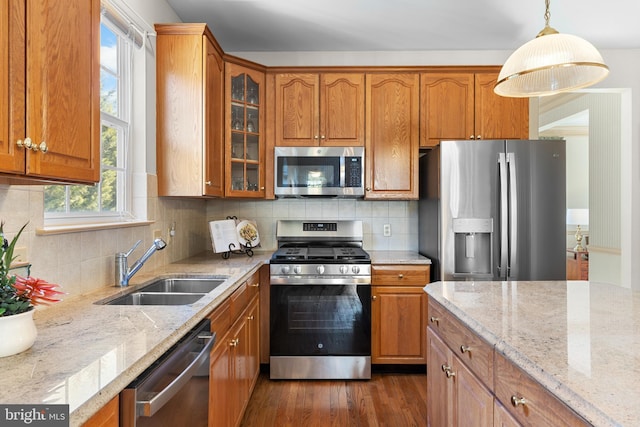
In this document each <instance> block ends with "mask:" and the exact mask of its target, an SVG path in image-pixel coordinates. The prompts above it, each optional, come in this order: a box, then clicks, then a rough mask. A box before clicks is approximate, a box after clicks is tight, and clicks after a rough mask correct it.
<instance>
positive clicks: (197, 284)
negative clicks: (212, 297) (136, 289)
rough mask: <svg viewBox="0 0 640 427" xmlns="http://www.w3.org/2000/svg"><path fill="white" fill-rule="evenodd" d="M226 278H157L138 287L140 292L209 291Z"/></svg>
mask: <svg viewBox="0 0 640 427" xmlns="http://www.w3.org/2000/svg"><path fill="white" fill-rule="evenodd" d="M225 280H226V279H223V278H202V277H180V278H168V279H159V280H156V281H155V282H153V283H150V284H148V285H147V286H145V287H143V288H142V289H140V291H141V292H156V293H157V292H160V293H164V292H186V293H193V292H195V293H205V294H206V293H209V292H211V291H212V290H214V289H215V288H217V287H218V286H220V285H221V284H222V283H224V281H225Z"/></svg>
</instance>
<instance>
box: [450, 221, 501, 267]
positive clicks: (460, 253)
mask: <svg viewBox="0 0 640 427" xmlns="http://www.w3.org/2000/svg"><path fill="white" fill-rule="evenodd" d="M453 233H454V245H455V248H454V251H455V266H454V269H455V270H454V274H460V275H466V274H474V275H478V274H487V275H491V265H492V260H491V241H492V236H493V219H491V218H454V219H453Z"/></svg>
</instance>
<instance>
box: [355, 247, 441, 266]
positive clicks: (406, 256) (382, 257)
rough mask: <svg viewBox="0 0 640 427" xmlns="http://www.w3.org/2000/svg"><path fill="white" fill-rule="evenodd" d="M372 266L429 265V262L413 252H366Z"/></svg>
mask: <svg viewBox="0 0 640 427" xmlns="http://www.w3.org/2000/svg"><path fill="white" fill-rule="evenodd" d="M367 253H369V255H370V256H371V263H372V264H427V265H428V264H431V260H430V259H429V258H427V257H424V256H422V255H420V254H419V253H417V252H413V251H369V250H368V251H367Z"/></svg>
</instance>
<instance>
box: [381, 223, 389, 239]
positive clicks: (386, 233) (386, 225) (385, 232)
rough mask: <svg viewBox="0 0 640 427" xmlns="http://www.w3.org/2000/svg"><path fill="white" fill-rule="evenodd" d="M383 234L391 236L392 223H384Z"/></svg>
mask: <svg viewBox="0 0 640 427" xmlns="http://www.w3.org/2000/svg"><path fill="white" fill-rule="evenodd" d="M382 234H383V235H384V236H385V237H389V236H391V224H385V225H384V228H383V230H382Z"/></svg>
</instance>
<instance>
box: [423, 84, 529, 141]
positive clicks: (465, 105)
mask: <svg viewBox="0 0 640 427" xmlns="http://www.w3.org/2000/svg"><path fill="white" fill-rule="evenodd" d="M497 77H498V74H497V73H492V72H482V73H480V72H478V73H472V72H455V73H444V72H443V73H423V74H422V75H421V92H422V93H421V101H422V109H421V111H422V113H421V118H420V124H421V129H420V134H421V138H420V146H421V147H433V146H436V145H438V143H439V142H440V141H441V140H444V139H527V138H528V137H529V100H528V99H526V98H525V99H522V98H505V97H501V96H498V95H496V94H495V93H494V92H493V87H494V85H495V82H496V79H497Z"/></svg>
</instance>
